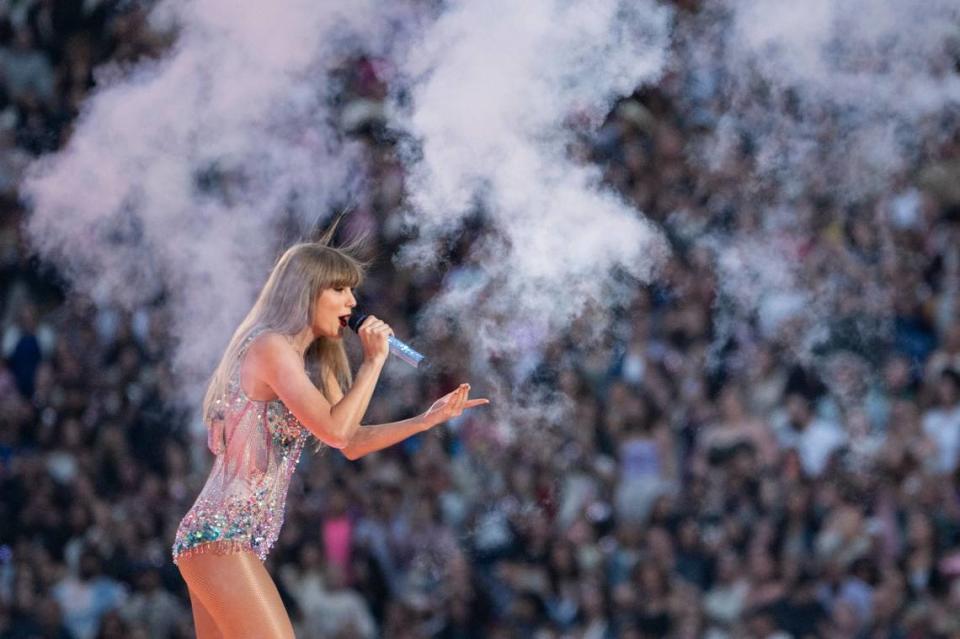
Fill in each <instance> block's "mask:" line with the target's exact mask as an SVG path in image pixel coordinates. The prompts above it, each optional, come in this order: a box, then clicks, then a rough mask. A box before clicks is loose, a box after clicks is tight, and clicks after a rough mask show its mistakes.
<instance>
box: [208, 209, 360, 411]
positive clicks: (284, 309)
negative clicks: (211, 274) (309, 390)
mask: <svg viewBox="0 0 960 639" xmlns="http://www.w3.org/2000/svg"><path fill="white" fill-rule="evenodd" d="M335 228H336V224H334V225H333V227H331V228H330V229H329V230H328V231H327V232H326V233H325V234H324V236H323V237H322V238H321V239H320V240H318V241H316V242H306V243H302V244H295V245H293V246H291V247H290V248H288V249H287V250H286V251H285V252H284V253H283V255H282V256H280V259H279V260H277V263H276V265H275V266H274V267H273V271H271V273H270V277H269V278H267V282H266V284H264V285H263V289H262V290H261V291H260V295H259V296H258V297H257V301H256V303H254V305H253V308H251V309H250V312H249V313H247V316H246V317H245V318H244V319H243V321H242V322H240V326H238V327H237V330H236V331H234V333H233V336H232V337H231V338H230V342H229V343H228V344H227V348H226V351H225V352H224V354H223V358H222V359H221V360H220V363H219V364H218V365H217V368H216V370H215V371H214V372H213V376H212V377H211V379H210V385H209V386H208V387H207V392H206V394H205V395H204V398H203V413H202V414H203V421H204V423H206V424H207V426H208V427H209V426H210V425H211V424H212V423H213V421H215V420H217V419H219V417H220V416H219V415H218V412H219V411H218V410H217V409H216V402H217V400H218V399H221V398H223V397H224V396H225V395H226V391H227V385H228V384H229V383H230V379H231V378H232V377H233V375H235V374H236V372H237V369H238V367H239V365H240V356H241V355H242V353H241V352H240V351H241V348H242V347H243V345H244V342H245V341H246V340H247V338H248V337H249V336H250V335H252V334H254V333H259V332H262V331H271V332H274V333H279V334H280V335H288V336H292V335H296V334H297V333H299V332H300V331H301V330H303V329H304V328H305V327H306V326H309V324H310V321H311V318H312V317H313V306H314V302H315V300H316V299H317V297H318V296H319V295H320V294H321V293H322V292H323V291H324V289H328V288H337V287H341V286H348V287H355V286H358V285H359V284H360V282H362V281H363V274H364V269H365V266H366V264H365V263H363V262H362V261H360V259H359V258H358V257H357V256H356V253H357V252H358V249H359V247H360V246H361V244H362V243H363V239H362V238H361V239H359V240H357V241H355V242H352V243H351V244H349V245H347V246H343V247H333V246H330V245H329V242H330V239H331V237H332V236H333V231H334V230H335ZM304 364H305V367H306V371H307V374H308V375H309V377H310V379H311V380H312V381H313V383H314V384H316V386H317V388H319V389H320V390H321V391H322V392H323V394H324V395H325V396H326V397H327V399H328V400H330V401H332V399H331V393H330V391H331V389H330V388H328V387H327V381H328V379H329V377H328V375H327V373H328V372H331V373H333V377H334V379H335V380H336V382H337V384H338V386H339V387H340V390H341V391H346V389H347V388H348V387H349V386H350V384H351V383H352V382H353V376H352V374H351V372H350V365H349V363H348V362H347V354H346V352H345V351H344V348H343V343H342V342H341V341H334V340H329V339H326V338H319V339H317V340H315V341H314V342H313V343H312V344H311V345H310V347H309V348H308V349H307V352H306V353H305V354H304Z"/></svg>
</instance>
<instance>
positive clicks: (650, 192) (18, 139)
mask: <svg viewBox="0 0 960 639" xmlns="http://www.w3.org/2000/svg"><path fill="white" fill-rule="evenodd" d="M689 4H695V3H689ZM11 6H12V8H10V9H0V189H2V190H3V193H2V195H0V213H2V216H0V274H2V275H0V319H2V322H3V324H2V326H0V329H2V335H0V349H2V353H0V355H2V357H0V639H15V638H26V637H55V638H59V639H67V638H71V637H72V638H74V639H87V638H94V637H98V638H106V637H143V638H148V639H166V638H174V637H189V636H192V634H191V633H192V619H191V617H190V612H189V600H188V598H187V596H186V592H185V588H184V585H183V583H182V581H181V580H180V577H179V575H178V573H177V571H176V569H175V567H174V566H173V564H172V563H171V562H170V544H171V542H172V539H173V533H174V527H175V526H176V523H177V522H178V521H179V519H180V517H181V516H182V515H183V513H184V512H186V510H187V508H188V507H189V506H190V504H191V503H192V500H193V499H194V498H195V496H196V494H197V493H198V491H199V488H200V485H201V483H202V481H203V480H204V479H205V476H206V474H205V473H206V469H207V464H209V462H210V459H209V457H208V456H207V454H206V449H205V447H204V446H203V444H202V439H198V433H197V432H196V430H197V429H196V428H195V427H196V426H197V425H196V424H195V423H194V422H193V419H192V417H191V415H190V414H188V413H186V412H185V411H184V409H183V408H182V407H181V406H180V405H178V404H177V403H176V402H174V401H173V398H172V397H171V388H172V387H173V385H172V383H171V380H172V379H173V375H172V372H171V370H170V368H169V362H168V361H166V360H165V358H164V354H165V353H168V352H169V347H170V343H171V339H172V337H171V335H170V332H169V327H170V325H171V322H170V318H169V317H168V313H169V310H168V309H167V308H166V307H165V306H164V305H163V303H162V302H160V301H158V302H157V303H156V304H153V305H148V306H144V307H142V308H139V309H135V310H133V311H124V310H120V309H116V308H110V307H100V308H98V307H96V306H95V305H94V304H92V303H91V302H90V301H89V300H86V299H84V298H83V297H82V296H79V295H76V294H69V295H68V294H65V293H64V291H63V285H62V283H61V281H60V280H59V278H58V276H57V274H56V272H55V271H53V270H52V269H51V268H50V266H49V265H45V264H42V263H40V262H37V261H36V259H35V258H33V257H31V254H30V251H29V249H28V247H27V246H26V244H25V241H24V238H23V236H22V231H21V224H22V222H23V221H24V220H25V219H26V217H27V216H28V215H29V212H28V211H26V210H24V209H23V208H22V207H21V205H20V204H19V203H18V200H17V196H16V184H17V183H18V180H19V178H20V174H21V171H22V169H23V166H24V165H25V163H26V162H27V161H28V160H29V158H31V157H34V156H36V155H37V154H40V153H43V152H47V151H51V150H54V149H56V148H59V147H60V146H62V145H63V144H64V143H65V141H66V138H67V137H68V136H69V132H70V127H71V122H72V121H73V119H74V118H75V117H76V115H77V112H78V108H79V105H80V103H81V101H82V100H83V98H84V96H85V94H86V93H87V92H88V91H89V90H90V89H91V87H92V86H93V84H94V79H93V73H92V69H93V68H94V67H95V66H96V65H98V64H101V63H103V62H105V61H107V60H124V61H133V60H137V59H140V58H141V57H143V56H151V55H154V54H156V53H158V52H159V51H161V50H162V48H163V46H164V44H165V42H166V41H167V40H166V39H165V37H164V36H160V35H157V34H153V33H151V32H150V30H149V28H148V27H147V24H146V20H145V14H144V13H143V11H144V10H143V9H142V8H137V4H136V3H123V2H114V1H111V0H102V1H99V2H97V1H92V2H91V1H87V2H66V1H65V2H60V1H59V0H57V1H54V0H26V1H24V0H21V1H19V2H14V3H13V4H12V5H11ZM680 19H681V20H682V19H683V17H682V15H681V17H680ZM383 67H384V65H383V64H381V63H380V61H376V60H368V59H362V58H361V59H353V60H345V61H344V64H343V69H342V70H341V73H340V77H341V79H342V84H343V90H344V92H345V95H344V99H343V105H342V119H343V123H344V124H343V125H344V128H346V129H349V130H350V131H352V132H353V134H354V135H356V136H358V137H359V138H360V139H363V140H364V142H365V143H366V144H367V145H368V147H369V150H370V158H371V159H370V161H371V164H372V173H373V175H375V176H377V188H378V191H377V192H376V193H374V194H373V196H372V197H371V198H370V199H369V202H368V203H367V204H365V205H363V206H362V209H363V210H361V211H359V212H358V215H357V216H355V219H357V220H360V221H361V222H360V223H362V224H365V225H366V226H368V227H369V228H370V229H372V230H373V231H374V232H375V233H376V235H375V238H374V243H375V244H376V248H377V250H378V251H379V252H380V253H381V254H383V255H388V254H389V253H390V251H391V250H392V249H393V248H395V247H396V246H398V245H399V244H400V243H401V242H402V231H401V230H399V229H401V228H402V225H401V224H399V223H398V221H397V219H396V217H395V216H392V214H393V213H394V212H395V211H396V209H397V207H398V206H400V205H401V204H402V198H403V195H402V192H403V178H404V176H403V169H402V164H401V163H400V162H399V161H398V159H397V156H396V153H395V151H394V149H393V147H392V143H391V140H390V137H389V136H384V135H380V134H379V133H382V130H378V122H379V121H380V119H382V117H383V113H384V112H385V109H384V108H383V99H384V95H385V91H384V83H385V79H384V78H383V77H382V73H383ZM682 80H683V78H667V80H665V82H664V86H663V87H661V88H655V89H647V90H644V91H642V92H638V93H637V94H636V95H634V96H632V97H630V98H629V99H625V100H623V101H622V102H621V103H620V104H619V105H618V106H617V107H616V108H615V109H614V111H613V112H612V113H611V115H610V117H609V118H608V120H607V122H606V123H605V124H604V125H603V127H602V128H601V130H600V131H599V133H597V134H596V135H595V136H592V137H590V138H589V139H584V140H583V141H582V145H583V148H581V149H578V150H576V153H577V156H578V157H583V158H589V159H590V160H591V161H595V162H597V163H598V164H600V165H601V166H602V167H604V172H605V176H606V180H607V182H608V184H609V185H610V186H611V187H612V188H615V189H617V190H619V191H620V192H622V193H623V194H624V196H625V197H627V198H628V199H630V200H631V201H633V202H634V203H635V204H636V206H637V207H638V209H640V210H642V211H644V212H645V213H646V214H647V215H649V216H650V218H651V219H653V220H655V221H656V222H658V223H659V224H661V225H662V226H663V227H664V229H665V230H666V231H667V234H668V236H670V237H671V239H672V241H673V242H674V246H673V254H672V257H671V258H670V262H669V264H668V265H667V266H666V267H665V269H664V271H663V273H662V276H661V277H660V278H659V279H658V282H657V283H655V284H653V285H650V286H645V287H642V288H640V289H639V290H638V291H637V298H636V300H635V302H634V304H633V306H632V307H631V308H628V309H625V310H624V311H623V312H622V313H620V314H619V315H618V317H616V318H615V330H614V335H615V337H614V338H613V341H612V343H610V344H609V345H607V346H606V347H604V348H601V349H599V350H598V351H596V352H592V353H589V354H586V353H582V352H576V351H575V350H574V349H572V348H571V347H570V344H572V343H575V341H574V340H569V339H568V338H569V336H568V335H560V336H557V339H556V341H555V343H554V344H552V345H551V347H550V348H549V349H548V351H547V355H546V358H545V361H544V362H543V364H542V366H541V371H542V374H540V373H538V375H536V376H535V378H534V379H533V380H532V381H530V382H529V383H530V384H531V385H532V386H537V385H543V386H546V387H550V388H560V389H562V390H563V391H564V392H566V393H567V394H568V395H569V396H571V398H572V399H573V400H574V404H575V405H576V409H575V410H574V411H573V413H572V415H571V417H570V421H569V423H564V424H549V425H545V426H547V427H544V428H541V427H540V425H538V427H537V429H535V431H536V432H534V429H531V432H530V433H524V435H523V436H521V437H518V438H516V440H515V441H514V440H508V439H505V438H504V437H503V436H502V432H501V431H500V430H498V429H497V428H496V427H495V426H496V425H495V424H491V423H489V422H488V421H487V420H488V419H489V418H488V417H485V416H484V415H483V414H477V415H475V416H473V417H470V418H464V419H462V420H460V421H459V422H457V423H456V424H454V425H453V427H451V428H445V429H444V430H442V431H438V432H436V433H431V434H428V435H425V436H420V437H417V438H414V439H412V440H409V441H407V442H405V443H404V444H402V445H398V446H396V447H394V448H392V449H389V450H387V451H384V452H382V453H379V454H376V455H372V456H369V457H367V458H364V459H362V460H360V461H358V462H355V463H351V462H349V461H347V460H346V459H344V458H343V457H342V456H340V455H339V454H337V453H336V452H335V451H332V450H322V451H321V452H319V453H316V454H313V455H305V456H304V459H303V460H302V461H301V466H300V468H299V470H298V473H297V474H296V476H295V479H294V482H293V484H292V486H291V491H292V493H293V494H292V496H291V499H290V501H289V506H288V513H287V521H286V524H285V526H284V529H283V532H282V535H281V538H280V540H279V542H278V544H277V546H276V548H275V549H274V551H273V553H272V554H271V557H270V559H269V561H270V562H271V563H272V564H274V568H276V569H275V570H272V571H271V572H272V574H275V575H278V578H277V584H278V587H279V589H280V591H281V595H282V597H283V598H284V600H285V602H286V604H287V607H288V609H289V610H290V612H291V615H292V618H293V620H294V623H295V625H296V627H297V631H298V632H297V634H298V636H303V637H342V638H353V637H359V638H369V637H376V636H388V637H397V638H404V637H410V638H418V637H436V638H442V639H455V638H478V637H525V638H526V637H536V638H548V637H586V638H589V639H613V638H615V637H622V638H630V637H633V638H648V637H677V638H681V637H708V638H710V639H725V638H728V637H729V638H732V637H749V638H757V639H772V638H775V637H784V638H787V637H794V638H796V639H803V638H807V637H852V638H857V639H912V638H917V639H919V638H920V637H934V638H936V637H955V636H958V633H960V615H958V611H960V492H958V483H957V482H958V477H960V475H958V461H960V460H958V457H960V310H958V309H960V306H958V305H957V303H956V298H957V293H958V290H957V289H958V281H960V277H958V270H960V267H958V261H960V257H958V254H957V252H958V249H957V247H958V246H960V242H957V241H955V240H956V239H957V238H960V232H958V230H957V227H958V225H960V216H958V215H957V214H956V210H955V209H954V208H951V207H955V206H956V203H955V202H952V201H951V200H950V195H949V194H950V189H948V188H946V187H945V186H944V185H947V186H949V184H951V180H950V179H949V176H951V175H952V176H954V177H953V181H952V183H953V184H957V183H960V181H958V180H957V179H956V178H957V177H960V175H958V173H960V169H958V167H960V137H955V138H954V139H952V140H949V141H947V142H946V143H944V146H943V148H942V150H941V152H939V153H938V154H936V157H933V158H930V160H929V165H924V166H916V167H913V168H912V173H911V176H915V177H913V178H911V176H904V179H903V180H902V181H900V182H898V183H897V184H892V185H891V191H890V193H887V194H883V195H882V196H881V197H880V198H879V199H878V200H877V201H876V202H872V203H869V206H871V207H873V208H875V209H876V210H877V211H878V212H879V213H878V214H877V215H874V216H868V217H864V218H857V219H850V218H848V217H846V216H844V215H841V214H840V213H839V212H838V211H837V209H836V207H835V206H834V205H833V204H832V203H831V202H830V201H829V199H818V200H817V201H816V202H809V203H806V204H809V206H810V207H812V208H818V207H819V210H821V211H823V212H824V214H823V215H822V216H817V215H811V216H808V217H809V219H808V221H807V222H805V223H804V224H805V225H804V224H797V225H796V226H795V228H792V229H790V230H789V231H786V230H785V231H784V233H785V237H784V238H783V246H785V247H792V248H791V249H790V250H789V251H786V252H785V254H786V257H785V259H792V260H795V261H796V262H797V264H798V266H799V268H800V269H801V270H803V271H804V272H807V273H808V274H810V275H811V276H812V277H819V278H823V277H826V278H829V282H828V283H829V284H830V285H835V286H836V289H837V290H838V291H841V292H842V294H841V295H839V297H838V299H836V300H834V301H835V305H834V306H833V307H831V308H832V309H833V311H835V315H833V317H835V324H836V325H835V326H830V327H829V331H830V334H831V335H832V336H833V337H835V339H834V338H833V337H832V338H831V339H830V340H828V342H829V344H828V345H829V349H828V350H829V352H827V353H823V354H818V355H817V357H815V358H813V359H811V360H806V361H805V363H803V364H799V363H797V362H798V361H803V360H798V359H797V358H795V357H793V352H792V351H791V347H792V344H794V342H793V341H792V336H794V333H792V332H791V331H794V330H796V326H793V325H791V324H790V322H789V321H788V322H785V323H783V324H781V325H779V326H773V327H771V326H767V325H765V324H764V322H763V321H755V319H756V318H727V320H729V322H730V323H731V324H730V325H728V326H726V327H725V328H724V330H725V331H726V333H725V335H730V336H734V339H726V340H724V341H723V343H719V342H718V334H717V330H718V329H717V325H716V324H715V322H714V319H713V318H714V317H715V315H714V314H715V312H716V310H717V298H718V294H719V293H718V278H719V277H720V275H719V274H718V273H717V272H716V269H715V266H714V264H713V262H712V261H711V258H710V256H709V254H707V253H704V251H703V250H702V248H699V247H698V246H697V245H696V243H695V242H691V241H689V238H690V237H691V233H693V232H695V229H697V228H702V227H704V226H706V225H710V224H714V223H721V222H719V221H723V220H725V222H722V223H724V224H727V225H730V227H731V228H732V229H736V228H743V229H746V228H757V227H758V224H759V215H760V213H759V211H758V207H757V206H756V205H751V203H750V201H749V194H743V195H739V194H738V184H739V183H740V182H741V180H742V178H743V177H744V174H745V173H744V172H745V171H746V170H747V169H746V168H745V167H746V166H747V165H748V164H749V161H750V158H749V149H746V148H745V149H744V151H743V153H744V155H743V156H742V157H739V158H732V159H731V160H730V161H729V164H727V165H725V166H721V167H719V168H716V169H714V170H713V172H707V173H705V170H704V169H703V168H702V167H697V166H694V165H692V164H691V163H690V162H688V161H687V160H685V156H684V148H685V146H687V145H688V144H692V143H695V142H696V141H697V140H699V139H702V138H703V136H708V135H710V130H709V127H705V126H704V121H709V118H706V120H705V119H704V115H703V113H702V112H701V113H699V114H698V118H697V119H696V120H695V121H689V122H688V121H685V119H684V118H683V117H682V115H681V111H680V110H679V109H677V107H676V105H677V103H678V102H679V99H680V98H679V97H678V96H677V95H674V94H672V93H671V92H672V91H674V90H675V89H672V88H671V87H675V86H682V85H683V81H682ZM706 108H708V109H709V107H706ZM944 176H947V177H944ZM811 197H812V196H811ZM865 208H868V207H866V206H865ZM888 209H889V210H891V211H893V213H891V214H887V213H886V211H887V210H888ZM805 219H806V218H805ZM905 220H906V221H905ZM788 235H789V237H787V236H788ZM950 238H952V240H954V241H950ZM465 255H466V253H465V252H461V251H457V250H454V251H453V253H452V255H451V264H452V266H451V268H453V269H458V268H461V267H464V268H465V267H468V266H469V265H468V264H465V262H464V260H465V259H466V258H465ZM383 261H384V262H388V260H383ZM825 265H829V269H826V267H825ZM388 266H389V265H388ZM380 268H386V267H383V266H381V267H380ZM382 275H383V277H380V274H379V273H378V272H376V271H375V272H374V273H373V276H372V277H371V279H370V286H371V287H375V288H377V291H376V295H377V297H378V299H380V300H381V303H382V304H383V305H384V307H385V308H392V309H396V312H397V313H398V315H399V314H400V313H401V312H402V310H403V309H406V311H407V314H406V316H401V317H398V319H397V322H398V325H399V324H402V323H412V322H413V321H414V319H415V316H416V313H417V311H418V309H419V308H420V307H421V306H422V304H423V303H424V301H426V297H425V295H424V291H430V290H435V289H436V287H437V286H438V285H439V282H429V281H426V282H425V281H421V280H418V279H417V277H422V276H414V275H411V274H409V273H404V272H392V271H391V272H389V273H387V272H386V271H384V273H383V274H382ZM378 282H379V284H378ZM387 283H389V284H387ZM825 288H826V286H825ZM833 321H834V320H831V322H833ZM851 326H859V327H860V329H858V330H859V331H860V332H858V331H857V330H853V331H851V329H850V327H851ZM871 326H886V327H888V329H877V330H873V329H869V330H865V329H863V327H871ZM864 331H865V332H864ZM398 332H399V331H398ZM405 383H407V384H408V386H409V387H410V388H409V389H404V390H401V389H394V388H389V389H386V390H385V392H383V393H382V394H379V395H378V398H377V400H376V402H375V405H374V406H373V407H372V409H371V410H372V411H373V412H374V413H375V414H378V415H382V416H385V417H390V416H395V415H399V414H408V413H409V412H410V411H411V410H412V408H414V407H417V406H422V405H423V403H424V402H425V401H426V399H427V398H428V397H431V396H432V395H433V394H434V391H435V389H434V388H431V387H427V385H426V384H423V385H422V386H419V387H418V385H417V383H416V382H412V381H410V382H405ZM534 390H535V389H534Z"/></svg>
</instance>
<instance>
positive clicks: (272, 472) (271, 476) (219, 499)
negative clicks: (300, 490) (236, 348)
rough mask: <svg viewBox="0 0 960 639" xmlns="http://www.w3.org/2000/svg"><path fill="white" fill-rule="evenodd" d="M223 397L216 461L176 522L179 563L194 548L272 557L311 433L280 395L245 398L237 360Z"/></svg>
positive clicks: (214, 443) (211, 435) (213, 446)
mask: <svg viewBox="0 0 960 639" xmlns="http://www.w3.org/2000/svg"><path fill="white" fill-rule="evenodd" d="M252 339H253V336H251V337H250V338H248V339H247V343H246V344H245V346H246V345H248V344H249V342H250V341H251V340H252ZM245 350H246V348H244V349H243V350H242V351H241V356H242V354H243V352H244V351H245ZM221 402H222V406H223V410H222V412H221V414H222V417H223V418H222V419H220V420H216V421H214V423H213V424H212V425H211V427H210V430H209V432H208V445H209V447H210V450H211V451H212V452H213V453H214V454H215V455H216V459H215V460H214V462H213V468H212V469H211V470H210V476H209V477H208V478H207V482H206V484H205V485H204V487H203V490H201V491H200V495H199V496H198V497H197V500H196V501H195V502H194V504H193V506H192V507H191V508H190V510H189V511H188V512H187V514H186V515H185V516H184V518H183V520H182V521H181V522H180V526H179V527H178V528H177V535H176V539H175V540H174V544H173V561H174V563H176V562H177V560H178V558H179V557H180V556H182V555H184V554H185V553H193V552H217V553H229V552H238V551H242V550H252V551H253V552H254V553H256V554H257V555H258V556H259V557H260V559H266V557H267V553H268V552H269V551H270V548H271V547H272V546H273V544H274V542H276V540H277V537H278V535H279V534H280V526H281V524H282V523H283V510H284V506H285V504H286V499H287V489H288V487H289V485H290V477H291V475H292V474H293V471H294V469H295V468H296V466H297V462H298V461H299V459H300V453H301V452H302V451H303V445H304V443H305V442H306V439H307V436H308V431H307V429H306V428H304V427H303V425H302V424H300V422H299V421H298V420H297V418H296V417H295V416H294V415H293V414H292V413H291V412H290V411H289V410H288V409H287V407H286V406H285V405H284V404H283V402H281V401H280V400H279V399H275V400H271V401H259V400H254V399H250V398H249V397H247V395H246V394H245V393H244V392H243V389H242V388H241V386H240V374H239V366H238V367H237V372H236V373H234V375H233V377H232V379H231V380H230V382H229V384H228V389H227V393H226V396H225V397H224V398H223V399H222V400H221Z"/></svg>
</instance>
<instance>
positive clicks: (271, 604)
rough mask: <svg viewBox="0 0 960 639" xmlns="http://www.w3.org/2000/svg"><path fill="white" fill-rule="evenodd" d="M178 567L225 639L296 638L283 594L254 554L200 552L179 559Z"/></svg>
mask: <svg viewBox="0 0 960 639" xmlns="http://www.w3.org/2000/svg"><path fill="white" fill-rule="evenodd" d="M178 565H179V568H180V574H181V575H183V578H184V580H186V582H187V586H188V587H189V588H190V592H191V594H192V595H194V596H195V597H196V599H197V600H199V602H200V603H201V604H202V605H203V608H204V610H205V611H206V612H207V613H208V614H209V616H210V617H211V618H212V619H213V620H214V622H215V623H216V626H217V628H218V629H219V631H220V633H221V634H222V635H223V636H224V637H230V638H231V639H233V638H234V637H237V638H238V639H240V638H244V637H250V638H251V639H254V638H256V639H266V638H274V637H276V638H282V639H288V638H292V637H293V626H292V625H291V624H290V618H289V617H288V616H287V611H286V610H285V609H284V607H283V602H282V601H281V600H280V593H279V592H277V587H276V585H274V583H273V580H272V579H270V575H269V574H267V569H266V568H264V567H263V563H262V562H261V561H260V559H259V558H257V556H256V555H254V554H253V553H251V552H240V553H232V554H226V555H217V554H214V553H197V554H195V555H187V556H184V557H180V559H179V561H178ZM195 618H196V617H195ZM198 632H199V629H198Z"/></svg>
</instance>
